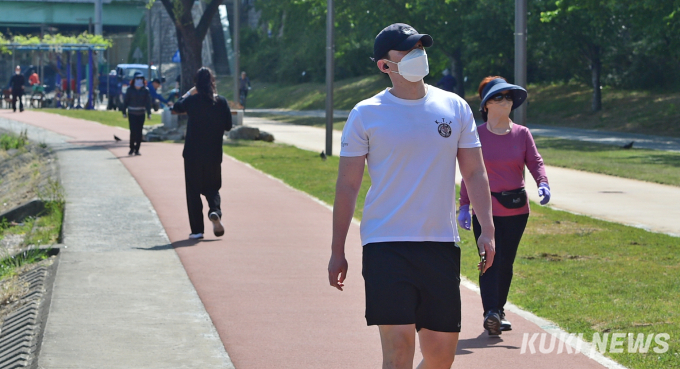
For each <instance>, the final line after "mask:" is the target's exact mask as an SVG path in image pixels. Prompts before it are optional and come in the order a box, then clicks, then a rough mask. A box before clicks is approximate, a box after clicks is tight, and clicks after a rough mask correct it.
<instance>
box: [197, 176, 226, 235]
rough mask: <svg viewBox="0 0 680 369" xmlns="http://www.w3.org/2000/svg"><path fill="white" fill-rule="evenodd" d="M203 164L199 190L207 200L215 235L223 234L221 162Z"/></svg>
mask: <svg viewBox="0 0 680 369" xmlns="http://www.w3.org/2000/svg"><path fill="white" fill-rule="evenodd" d="M202 166H203V189H202V190H201V192H202V193H203V196H205V199H206V200H207V201H208V207H209V210H208V218H209V219H210V222H211V223H212V225H213V233H214V234H215V236H216V237H221V236H222V235H224V225H223V224H222V221H221V219H222V210H221V209H220V188H221V187H222V163H205V164H203V165H202Z"/></svg>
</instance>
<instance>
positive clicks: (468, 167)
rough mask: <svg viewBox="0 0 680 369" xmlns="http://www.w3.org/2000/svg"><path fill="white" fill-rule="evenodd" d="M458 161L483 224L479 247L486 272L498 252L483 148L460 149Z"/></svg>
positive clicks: (471, 200)
mask: <svg viewBox="0 0 680 369" xmlns="http://www.w3.org/2000/svg"><path fill="white" fill-rule="evenodd" d="M458 163H459V164H460V173H461V174H462V175H463V180H464V181H465V184H466V187H467V192H468V196H469V198H470V202H471V203H472V207H473V208H474V209H475V215H477V220H479V224H480V225H481V226H482V234H481V236H479V240H478V241H477V248H478V249H479V251H480V253H481V252H482V251H483V252H485V253H486V268H485V269H484V270H483V271H484V272H485V271H486V270H487V269H489V267H491V265H492V264H493V258H494V255H495V254H496V248H495V241H494V234H495V228H494V224H493V216H492V213H491V191H490V190H489V177H487V175H486V167H485V166H484V158H483V157H482V148H481V147H475V148H471V149H458Z"/></svg>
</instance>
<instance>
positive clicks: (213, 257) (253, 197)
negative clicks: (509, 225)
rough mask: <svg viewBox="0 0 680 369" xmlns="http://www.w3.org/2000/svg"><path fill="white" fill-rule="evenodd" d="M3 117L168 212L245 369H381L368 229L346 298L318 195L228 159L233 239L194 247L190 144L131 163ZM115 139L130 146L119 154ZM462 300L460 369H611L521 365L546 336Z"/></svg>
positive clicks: (66, 128) (327, 215)
mask: <svg viewBox="0 0 680 369" xmlns="http://www.w3.org/2000/svg"><path fill="white" fill-rule="evenodd" d="M0 116H2V117H5V118H7V119H12V120H16V121H20V122H24V123H27V124H31V125H35V126H38V127H42V128H45V129H48V130H51V131H54V132H56V133H59V134H62V135H65V136H69V137H72V138H73V141H72V142H74V143H78V144H83V145H94V146H103V147H106V148H108V149H109V150H110V151H111V152H112V153H113V154H114V155H115V156H116V157H118V158H119V159H120V160H121V161H122V163H123V164H124V165H125V167H126V168H127V169H128V170H129V171H130V173H131V174H132V176H133V177H134V178H135V179H136V180H137V182H138V183H139V185H140V186H141V188H142V189H143V191H144V193H145V194H146V195H147V196H148V198H149V199H150V201H151V203H152V204H153V206H154V208H155V210H156V212H157V213H158V216H159V218H160V220H161V222H162V224H163V226H164V228H165V230H166V232H167V234H168V236H169V238H170V240H171V242H172V244H173V246H174V247H175V250H176V252H177V254H178V255H179V257H180V259H181V261H182V264H183V265H184V268H185V269H186V272H187V274H188V276H189V278H190V279H191V281H192V283H193V285H194V287H195V288H196V291H197V292H198V295H199V296H200V298H201V300H202V302H203V304H204V306H205V308H206V311H207V312H208V314H209V315H210V317H211V319H212V321H213V324H214V325H215V327H216V329H217V331H218V333H219V335H220V338H221V340H222V342H223V343H224V346H225V348H226V350H227V352H228V353H229V355H230V356H231V359H232V361H233V363H234V365H235V366H236V368H238V369H244V368H245V369H251V368H252V369H260V368H295V369H299V368H314V369H316V368H324V369H325V368H343V369H344V368H380V366H381V352H380V341H379V335H378V331H377V328H375V327H366V325H365V320H364V317H363V315H364V311H363V310H364V297H363V293H364V291H363V279H362V277H361V244H360V238H359V227H358V226H357V225H354V224H353V225H352V226H351V229H350V232H349V236H348V238H347V259H348V262H349V275H348V279H347V281H346V288H345V291H344V292H339V291H337V290H335V289H334V288H331V287H330V286H329V285H328V280H327V272H326V267H327V262H328V257H329V255H330V240H331V216H332V214H331V211H330V210H329V209H328V208H327V207H325V206H323V205H321V204H319V203H318V202H316V201H315V200H313V199H311V198H310V197H308V196H307V195H305V194H303V193H301V192H299V191H296V190H293V189H291V188H289V187H288V186H286V185H284V184H282V183H281V182H280V181H278V180H276V179H273V178H270V177H269V176H267V175H265V174H262V173H261V172H259V171H257V170H255V169H253V168H251V167H249V166H247V165H245V164H243V163H241V162H238V161H236V160H234V159H232V158H230V157H225V159H224V162H223V165H222V175H223V185H222V190H221V191H220V194H221V196H222V210H223V213H224V215H223V223H224V225H225V228H226V234H225V236H224V237H222V238H219V239H216V238H214V237H212V232H211V231H212V229H211V224H210V222H209V221H208V219H207V217H206V226H207V228H206V239H205V240H203V241H202V242H193V241H188V240H187V236H188V235H189V233H190V231H189V221H188V216H187V211H186V202H185V195H184V172H183V161H182V155H181V153H182V145H180V144H167V143H143V144H142V147H141V150H140V151H141V153H142V156H140V157H128V156H127V151H128V148H127V142H126V140H125V139H127V137H128V133H127V132H126V131H125V130H121V129H119V128H113V127H108V126H104V125H101V124H98V123H94V122H89V121H85V120H80V119H73V118H67V117H63V116H58V115H53V114H47V113H40V112H33V111H25V112H24V113H22V114H18V113H11V112H9V111H1V112H0ZM114 134H116V135H118V136H120V137H121V138H124V140H125V141H123V142H122V143H119V144H116V143H114V141H113V137H112V136H113V135H114ZM204 206H205V205H204ZM206 209H207V208H206ZM153 246H155V245H149V247H150V248H151V247H153ZM461 295H462V302H463V326H462V332H461V335H460V343H459V347H458V354H457V356H456V361H455V363H454V365H453V368H478V367H490V366H492V367H494V368H496V369H498V368H551V369H560V368H601V367H602V366H601V365H600V364H598V363H596V362H595V361H593V360H591V359H589V358H587V357H586V356H584V355H573V354H572V355H566V354H564V353H563V354H560V355H557V353H556V350H555V351H554V353H552V354H540V353H536V354H533V355H531V354H520V347H521V344H522V338H523V334H524V333H531V334H533V333H542V332H543V330H541V328H540V327H538V326H536V325H535V324H533V323H531V322H529V321H527V320H525V319H523V318H521V317H519V316H517V315H515V314H512V313H508V314H507V315H508V319H510V320H511V321H512V322H513V329H514V330H513V331H511V332H506V333H504V334H503V335H502V336H501V337H500V338H490V337H488V336H487V334H486V333H485V331H484V330H483V328H482V327H481V323H482V317H481V309H482V308H481V301H480V298H479V295H478V294H476V293H475V292H473V291H471V290H468V289H467V288H464V287H461ZM536 346H538V342H536ZM416 356H417V357H416V361H419V354H416Z"/></svg>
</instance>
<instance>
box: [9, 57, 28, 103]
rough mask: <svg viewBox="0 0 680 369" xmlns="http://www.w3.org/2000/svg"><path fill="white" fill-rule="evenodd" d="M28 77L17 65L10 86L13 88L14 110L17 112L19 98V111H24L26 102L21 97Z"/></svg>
mask: <svg viewBox="0 0 680 369" xmlns="http://www.w3.org/2000/svg"><path fill="white" fill-rule="evenodd" d="M25 83H26V78H25V77H24V75H23V74H21V67H20V66H18V65H17V67H16V69H15V70H14V75H13V76H12V78H11V79H10V80H9V85H10V88H11V89H12V110H14V112H15V113H16V112H17V100H19V112H23V111H24V102H23V101H22V99H21V97H22V96H23V95H24V84H25Z"/></svg>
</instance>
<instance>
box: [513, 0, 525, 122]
mask: <svg viewBox="0 0 680 369" xmlns="http://www.w3.org/2000/svg"><path fill="white" fill-rule="evenodd" d="M515 84H516V85H518V86H521V87H524V88H526V87H527V0H515ZM527 104H528V101H527V102H525V103H524V104H522V105H521V106H520V107H519V108H517V109H515V113H514V115H513V121H514V122H515V123H517V124H519V125H523V126H526V124H527Z"/></svg>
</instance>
